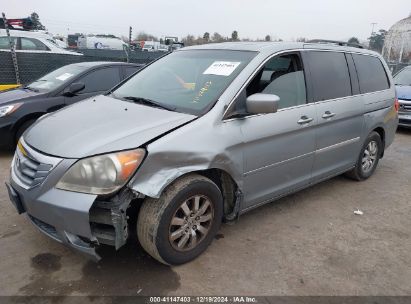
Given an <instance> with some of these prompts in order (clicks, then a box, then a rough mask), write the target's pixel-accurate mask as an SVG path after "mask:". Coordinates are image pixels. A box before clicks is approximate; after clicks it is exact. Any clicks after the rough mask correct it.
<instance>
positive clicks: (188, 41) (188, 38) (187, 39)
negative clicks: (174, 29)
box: [181, 35, 196, 46]
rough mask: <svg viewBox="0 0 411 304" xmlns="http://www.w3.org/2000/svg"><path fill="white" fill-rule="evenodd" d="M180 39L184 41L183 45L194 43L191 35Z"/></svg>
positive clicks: (194, 40)
mask: <svg viewBox="0 0 411 304" xmlns="http://www.w3.org/2000/svg"><path fill="white" fill-rule="evenodd" d="M181 41H182V42H183V43H184V45H185V46H190V45H195V44H196V39H195V37H194V36H193V35H187V36H186V37H184V38H182V39H181Z"/></svg>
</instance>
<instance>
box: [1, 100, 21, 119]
mask: <svg viewBox="0 0 411 304" xmlns="http://www.w3.org/2000/svg"><path fill="white" fill-rule="evenodd" d="M20 106H21V103H15V104H12V105H8V106H4V107H0V117H3V116H6V115H10V114H11V113H13V112H14V111H16V110H17V109H18V108H19V107H20Z"/></svg>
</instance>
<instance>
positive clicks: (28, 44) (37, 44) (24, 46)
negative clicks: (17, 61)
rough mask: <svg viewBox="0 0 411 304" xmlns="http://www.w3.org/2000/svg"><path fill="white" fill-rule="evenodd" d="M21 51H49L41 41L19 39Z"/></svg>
mask: <svg viewBox="0 0 411 304" xmlns="http://www.w3.org/2000/svg"><path fill="white" fill-rule="evenodd" d="M20 43H21V50H27V51H50V49H49V48H48V47H47V46H46V45H45V44H44V43H43V42H41V41H39V40H37V39H33V38H25V37H21V38H20Z"/></svg>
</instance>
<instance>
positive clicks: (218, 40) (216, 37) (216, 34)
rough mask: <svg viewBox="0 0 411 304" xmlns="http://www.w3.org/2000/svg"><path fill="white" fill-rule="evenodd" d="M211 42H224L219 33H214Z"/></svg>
mask: <svg viewBox="0 0 411 304" xmlns="http://www.w3.org/2000/svg"><path fill="white" fill-rule="evenodd" d="M211 40H212V41H213V42H223V41H224V38H223V36H221V35H220V34H219V33H217V32H215V33H214V34H213V37H212V38H211Z"/></svg>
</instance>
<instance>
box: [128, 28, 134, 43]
mask: <svg viewBox="0 0 411 304" xmlns="http://www.w3.org/2000/svg"><path fill="white" fill-rule="evenodd" d="M132 31H133V28H132V27H131V26H130V31H129V34H128V47H129V48H131V33H132Z"/></svg>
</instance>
